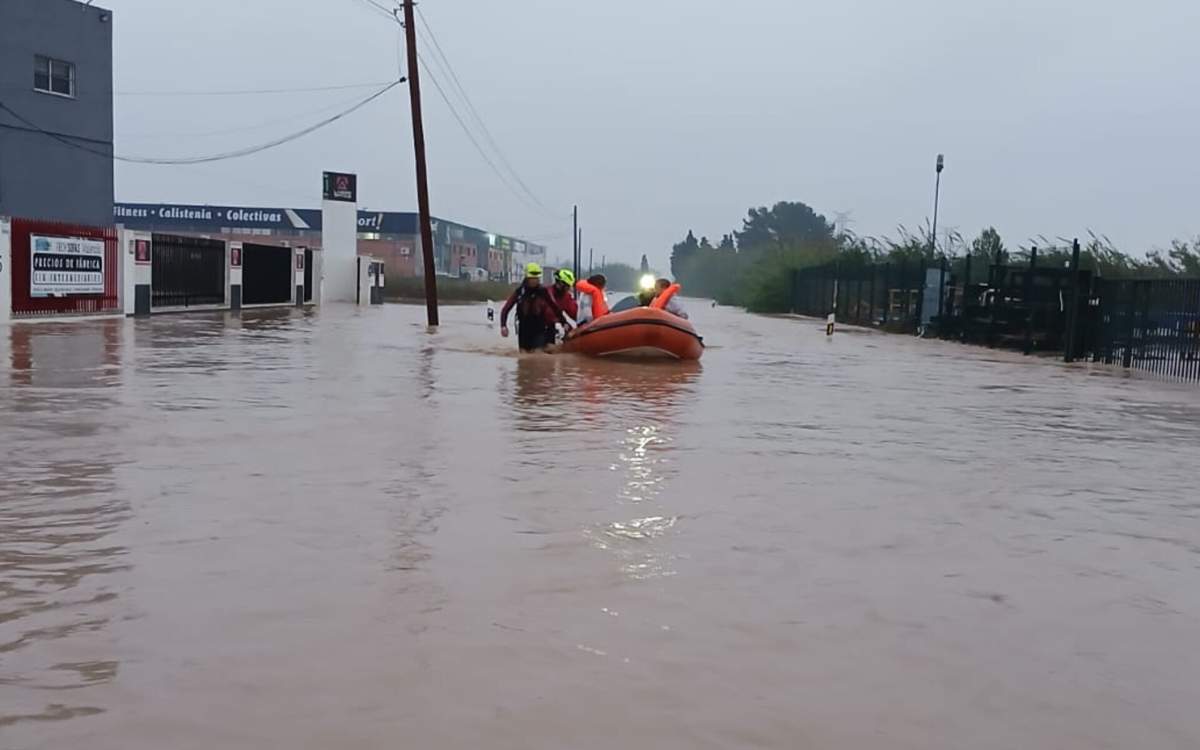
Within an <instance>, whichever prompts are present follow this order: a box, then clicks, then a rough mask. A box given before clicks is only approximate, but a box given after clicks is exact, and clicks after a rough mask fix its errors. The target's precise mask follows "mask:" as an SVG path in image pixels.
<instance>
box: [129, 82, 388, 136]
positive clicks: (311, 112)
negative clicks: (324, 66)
mask: <svg viewBox="0 0 1200 750" xmlns="http://www.w3.org/2000/svg"><path fill="white" fill-rule="evenodd" d="M378 85H379V86H386V85H387V84H386V83H381V84H378ZM357 101H358V97H357V96H355V97H354V98H353V99H349V100H347V99H345V98H339V100H338V101H336V102H333V103H332V104H326V105H324V106H322V107H316V108H315V109H308V110H305V111H303V112H294V113H292V114H288V115H285V116H283V117H272V118H271V119H269V120H260V121H259V122H257V123H254V124H252V125H239V126H237V127H233V128H218V129H216V130H201V131H184V132H174V133H163V132H141V133H138V132H133V133H129V132H125V131H120V132H119V134H118V135H119V136H120V137H121V139H125V138H206V137H210V136H217V135H228V134H231V133H246V132H249V131H252V130H261V129H263V128H268V127H271V126H273V125H278V124H280V123H285V122H286V123H291V122H295V121H296V120H299V119H302V118H307V117H313V116H315V115H320V114H324V113H325V112H332V111H334V110H338V109H341V108H343V107H348V106H350V105H351V104H353V103H355V102H357Z"/></svg>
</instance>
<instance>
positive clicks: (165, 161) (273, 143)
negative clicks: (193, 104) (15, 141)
mask: <svg viewBox="0 0 1200 750" xmlns="http://www.w3.org/2000/svg"><path fill="white" fill-rule="evenodd" d="M403 82H404V79H403V78H401V79H399V80H397V81H393V82H392V83H389V84H388V85H387V86H385V87H384V88H382V89H380V90H379V91H376V92H375V93H374V94H371V95H370V96H368V97H367V98H365V99H362V100H360V101H359V102H357V103H356V104H354V105H353V106H351V107H350V108H348V109H345V110H342V111H341V112H339V113H337V114H336V115H333V116H332V117H327V118H325V119H324V120H321V121H320V122H317V123H315V124H313V125H310V126H308V127H306V128H303V129H301V130H298V131H296V132H294V133H290V134H288V135H285V136H282V137H280V138H275V139H273V140H270V141H267V142H266V143H262V144H259V145H257V146H249V147H246V148H240V149H235V150H233V151H225V152H222V153H217V154H210V155H206V156H187V157H181V158H163V157H145V156H122V155H118V154H110V153H109V152H107V151H104V150H102V149H98V148H90V147H88V146H84V145H82V144H80V143H77V142H75V141H73V140H71V139H70V138H69V137H68V136H65V135H63V134H61V133H55V132H53V131H50V130H46V129H44V128H42V127H41V126H39V125H37V124H36V123H34V122H33V121H31V120H29V119H28V118H26V117H24V116H23V115H21V114H19V113H18V112H15V111H14V110H13V109H12V108H10V107H9V106H8V105H7V104H5V103H4V102H3V101H0V110H3V111H5V112H7V113H8V114H9V115H11V116H12V117H13V118H15V119H16V120H17V121H18V122H20V123H22V124H24V125H26V126H27V127H29V128H30V129H31V130H32V131H34V132H36V133H40V134H42V135H44V136H46V137H48V138H51V139H53V140H55V141H58V142H59V143H61V144H63V145H65V146H68V147H70V148H73V149H76V150H79V151H84V152H87V153H90V154H95V155H96V156H103V157H104V158H106V159H107V158H111V159H113V160H114V161H120V162H127V163H131V164H162V165H182V164H206V163H209V162H215V161H225V160H227V159H237V158H239V157H243V156H250V155H251V154H257V153H259V152H262V151H266V150H268V149H272V148H275V147H277V146H282V145H283V144H285V143H290V142H291V141H294V140H297V139H298V138H302V137H304V136H306V135H308V134H309V133H313V132H315V131H317V130H320V129H321V128H324V127H326V126H329V125H332V124H333V123H335V122H337V121H338V120H341V119H342V118H344V117H347V116H349V115H351V114H353V113H354V112H356V111H358V110H359V109H362V108H363V107H365V106H367V105H368V104H370V103H371V102H373V101H375V100H376V99H378V98H379V97H381V96H383V95H384V94H386V93H387V92H388V91H391V90H392V89H393V88H395V87H396V86H399V85H400V84H401V83H403Z"/></svg>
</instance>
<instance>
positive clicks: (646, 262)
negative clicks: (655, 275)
mask: <svg viewBox="0 0 1200 750" xmlns="http://www.w3.org/2000/svg"><path fill="white" fill-rule="evenodd" d="M649 272H650V261H649V260H647V259H646V254H645V253H642V273H649Z"/></svg>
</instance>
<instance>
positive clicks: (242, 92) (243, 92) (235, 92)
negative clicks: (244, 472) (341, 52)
mask: <svg viewBox="0 0 1200 750" xmlns="http://www.w3.org/2000/svg"><path fill="white" fill-rule="evenodd" d="M387 84H388V82H387V81H378V82H376V83H346V84H340V85H333V86H301V87H297V88H278V89H229V90H226V91H118V92H116V94H117V96H249V95H253V96H260V95H264V94H301V93H310V92H318V91H347V90H349V89H374V88H379V87H380V86H386V85H387Z"/></svg>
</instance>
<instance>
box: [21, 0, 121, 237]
mask: <svg viewBox="0 0 1200 750" xmlns="http://www.w3.org/2000/svg"><path fill="white" fill-rule="evenodd" d="M112 29H113V18H112V13H111V12H110V11H108V10H105V9H103V8H98V7H96V6H95V5H84V4H82V3H78V2H75V0H2V1H0V215H7V216H27V217H33V218H37V219H41V220H44V221H60V222H71V223H75V224H86V225H91V226H100V227H102V226H108V225H111V224H112V209H113V96H112V92H113V61H112V60H113V57H112Z"/></svg>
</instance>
